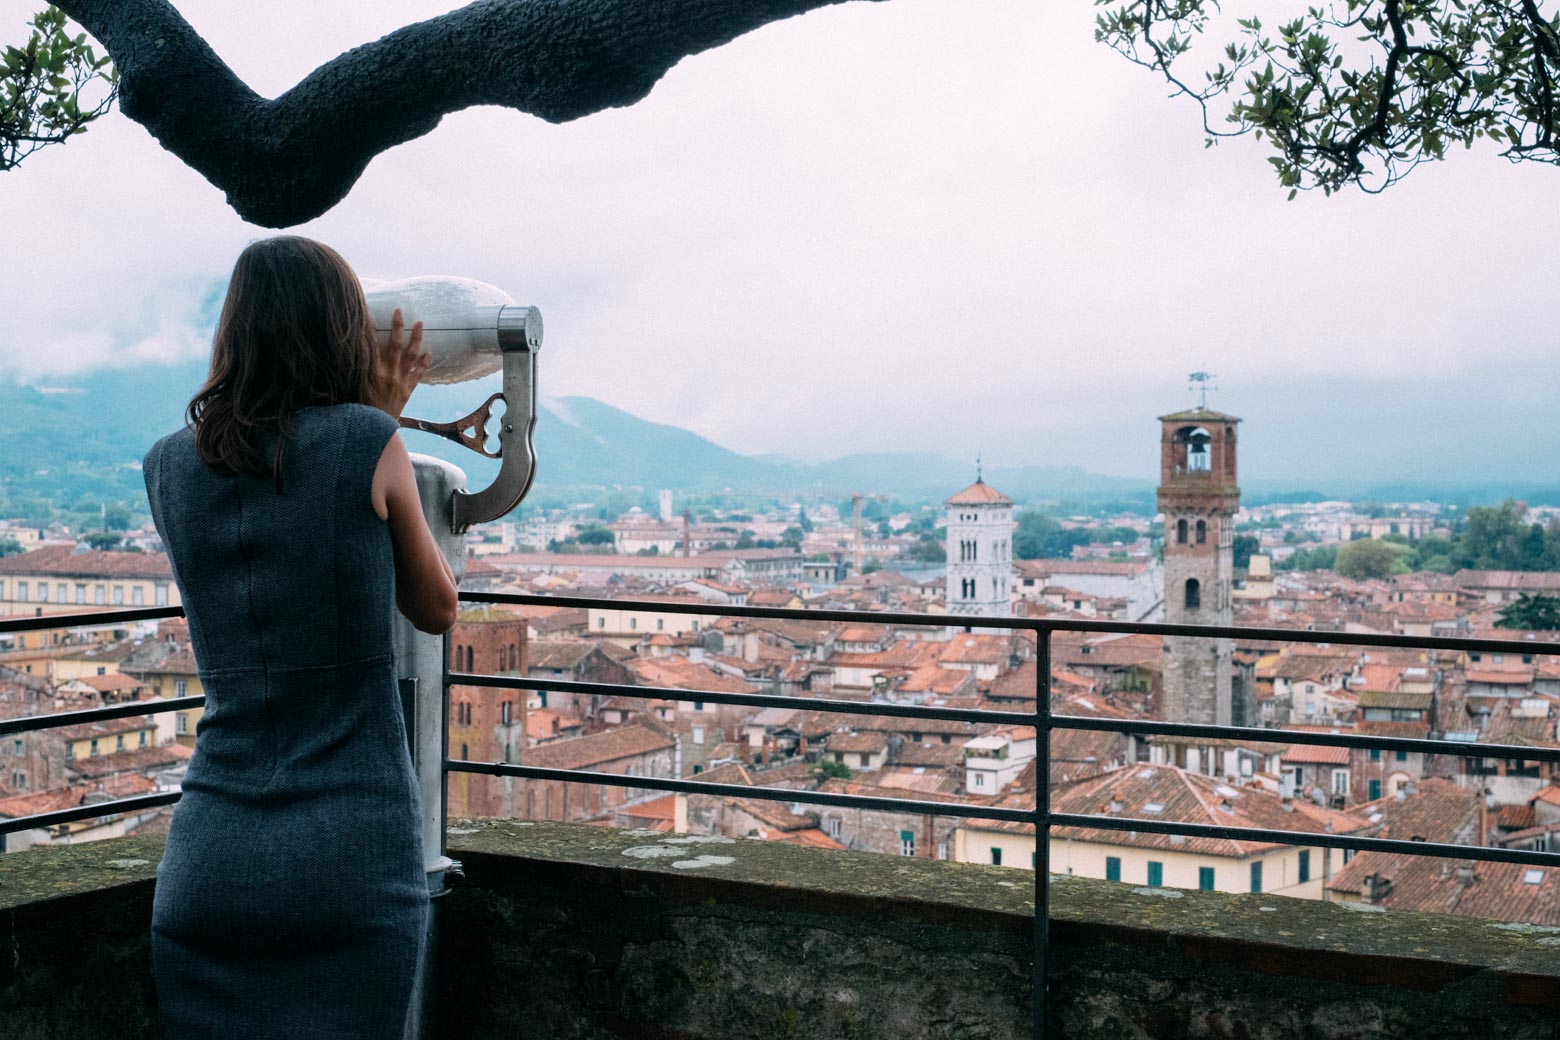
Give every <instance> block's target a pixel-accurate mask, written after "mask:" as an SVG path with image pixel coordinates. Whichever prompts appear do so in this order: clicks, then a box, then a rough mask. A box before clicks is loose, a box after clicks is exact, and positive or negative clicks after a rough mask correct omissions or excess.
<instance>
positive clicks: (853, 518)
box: [850, 491, 888, 574]
mask: <svg viewBox="0 0 1560 1040" xmlns="http://www.w3.org/2000/svg"><path fill="white" fill-rule="evenodd" d="M869 498H870V499H872V501H874V502H887V501H888V496H887V495H865V494H862V493H861V492H860V491H853V492H851V496H850V522H851V531H852V533H853V534H854V535H855V541H854V542H853V543H852V544H853V559H854V561H855V566H856V571H855V573H857V574H860V573H861V503H862V502H864V501H865V500H867V499H869Z"/></svg>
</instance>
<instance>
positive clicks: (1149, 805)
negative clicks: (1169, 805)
mask: <svg viewBox="0 0 1560 1040" xmlns="http://www.w3.org/2000/svg"><path fill="white" fill-rule="evenodd" d="M1143 811H1144V812H1146V813H1162V812H1164V811H1165V807H1164V806H1163V805H1160V804H1159V803H1158V802H1144V803H1143Z"/></svg>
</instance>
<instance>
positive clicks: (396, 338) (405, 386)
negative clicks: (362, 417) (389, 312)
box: [369, 307, 433, 419]
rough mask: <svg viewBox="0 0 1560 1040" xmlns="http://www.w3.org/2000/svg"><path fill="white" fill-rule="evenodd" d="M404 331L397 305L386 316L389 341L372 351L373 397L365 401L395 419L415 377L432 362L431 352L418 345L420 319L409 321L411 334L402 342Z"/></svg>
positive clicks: (420, 374)
mask: <svg viewBox="0 0 1560 1040" xmlns="http://www.w3.org/2000/svg"><path fill="white" fill-rule="evenodd" d="M405 331H406V326H405V323H404V321H403V320H402V318H401V308H399V307H397V308H396V309H395V315H394V317H392V318H391V319H390V343H389V345H388V346H386V347H385V349H384V350H382V351H377V352H376V353H375V355H374V371H373V375H372V379H371V383H372V385H373V400H372V401H370V402H369V403H370V404H372V405H374V406H375V407H376V408H382V409H384V410H385V411H387V412H389V413H390V414H391V415H392V416H393V417H395V418H397V419H399V418H400V417H401V410H402V409H403V408H405V407H406V401H407V399H408V398H410V397H411V396H412V391H413V390H415V389H417V382H418V380H420V379H421V378H422V375H423V373H424V372H426V371H427V370H428V366H429V365H431V364H433V356H432V355H431V354H429V353H428V352H427V351H426V350H423V349H422V331H423V325H422V322H420V321H419V322H415V323H413V325H412V335H411V337H410V338H409V339H406V340H405V341H404V342H403V335H402V334H403V333H404V332H405Z"/></svg>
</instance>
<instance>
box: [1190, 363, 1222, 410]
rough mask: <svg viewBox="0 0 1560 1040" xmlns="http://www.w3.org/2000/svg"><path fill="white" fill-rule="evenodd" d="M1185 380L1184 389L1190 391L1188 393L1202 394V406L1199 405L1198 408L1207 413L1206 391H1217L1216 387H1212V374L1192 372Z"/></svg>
mask: <svg viewBox="0 0 1560 1040" xmlns="http://www.w3.org/2000/svg"><path fill="white" fill-rule="evenodd" d="M1186 378H1187V380H1188V383H1187V386H1186V389H1188V390H1190V391H1192V392H1194V393H1196V392H1201V393H1202V404H1200V405H1199V406H1198V407H1200V408H1201V409H1202V410H1203V411H1207V410H1208V391H1209V390H1217V389H1218V387H1216V386H1214V385H1213V373H1212V372H1193V373H1192V374H1191V375H1189V376H1187V377H1186Z"/></svg>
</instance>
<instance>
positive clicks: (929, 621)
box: [459, 591, 1039, 635]
mask: <svg viewBox="0 0 1560 1040" xmlns="http://www.w3.org/2000/svg"><path fill="white" fill-rule="evenodd" d="M459 595H460V599H461V600H463V601H470V602H473V603H511V604H515V605H517V606H527V607H579V608H584V609H587V610H588V609H590V608H592V607H594V608H596V609H598V610H664V611H665V612H666V613H668V614H699V615H701V616H706V615H707V616H710V617H736V618H751V619H754V620H760V621H823V622H828V623H830V624H834V623H843V624H848V625H863V624H866V625H871V624H877V625H907V626H917V627H921V628H948V627H950V626H952V627H960V626H963V625H970V626H971V627H980V628H1005V629H1011V630H1015V631H1017V630H1025V631H1030V632H1034V631H1038V630H1039V622H1038V619H1036V618H1008V617H985V616H977V615H974V614H916V613H911V612H908V611H878V610H872V611H866V610H798V609H795V608H792V607H738V606H732V605H729V604H720V603H662V602H659V601H640V600H634V599H628V598H624V599H602V598H600V597H590V596H538V595H535V594H532V593H529V592H477V591H471V592H465V591H462V592H461V593H460V594H459ZM646 634H647V635H648V634H649V633H646Z"/></svg>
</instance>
